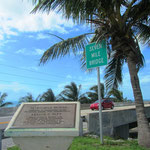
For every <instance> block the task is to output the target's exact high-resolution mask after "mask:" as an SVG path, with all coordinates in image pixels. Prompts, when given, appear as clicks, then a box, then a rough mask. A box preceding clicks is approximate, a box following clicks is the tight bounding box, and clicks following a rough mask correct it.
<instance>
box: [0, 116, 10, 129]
mask: <svg viewBox="0 0 150 150" xmlns="http://www.w3.org/2000/svg"><path fill="white" fill-rule="evenodd" d="M11 118H12V116H7V117H0V129H5V128H6V127H7V125H8V123H9V121H10V120H11Z"/></svg>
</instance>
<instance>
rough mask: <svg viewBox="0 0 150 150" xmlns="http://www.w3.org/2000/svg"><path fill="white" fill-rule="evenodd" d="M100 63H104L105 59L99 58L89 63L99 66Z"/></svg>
mask: <svg viewBox="0 0 150 150" xmlns="http://www.w3.org/2000/svg"><path fill="white" fill-rule="evenodd" d="M99 63H104V61H103V58H99V59H95V60H91V61H89V64H90V65H97V64H99Z"/></svg>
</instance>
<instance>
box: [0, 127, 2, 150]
mask: <svg viewBox="0 0 150 150" xmlns="http://www.w3.org/2000/svg"><path fill="white" fill-rule="evenodd" d="M0 150H2V130H1V129H0Z"/></svg>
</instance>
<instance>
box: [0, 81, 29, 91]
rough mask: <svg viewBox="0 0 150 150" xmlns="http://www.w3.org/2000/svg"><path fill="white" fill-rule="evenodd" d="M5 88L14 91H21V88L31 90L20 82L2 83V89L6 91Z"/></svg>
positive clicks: (0, 87) (0, 85)
mask: <svg viewBox="0 0 150 150" xmlns="http://www.w3.org/2000/svg"><path fill="white" fill-rule="evenodd" d="M4 90H12V91H14V92H19V91H21V90H29V88H28V87H27V86H25V85H22V84H20V83H18V82H12V83H9V84H0V91H4Z"/></svg>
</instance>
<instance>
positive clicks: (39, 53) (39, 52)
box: [33, 49, 45, 55]
mask: <svg viewBox="0 0 150 150" xmlns="http://www.w3.org/2000/svg"><path fill="white" fill-rule="evenodd" d="M44 51H45V50H42V49H35V51H34V52H33V54H34V55H42V54H43V53H44Z"/></svg>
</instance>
